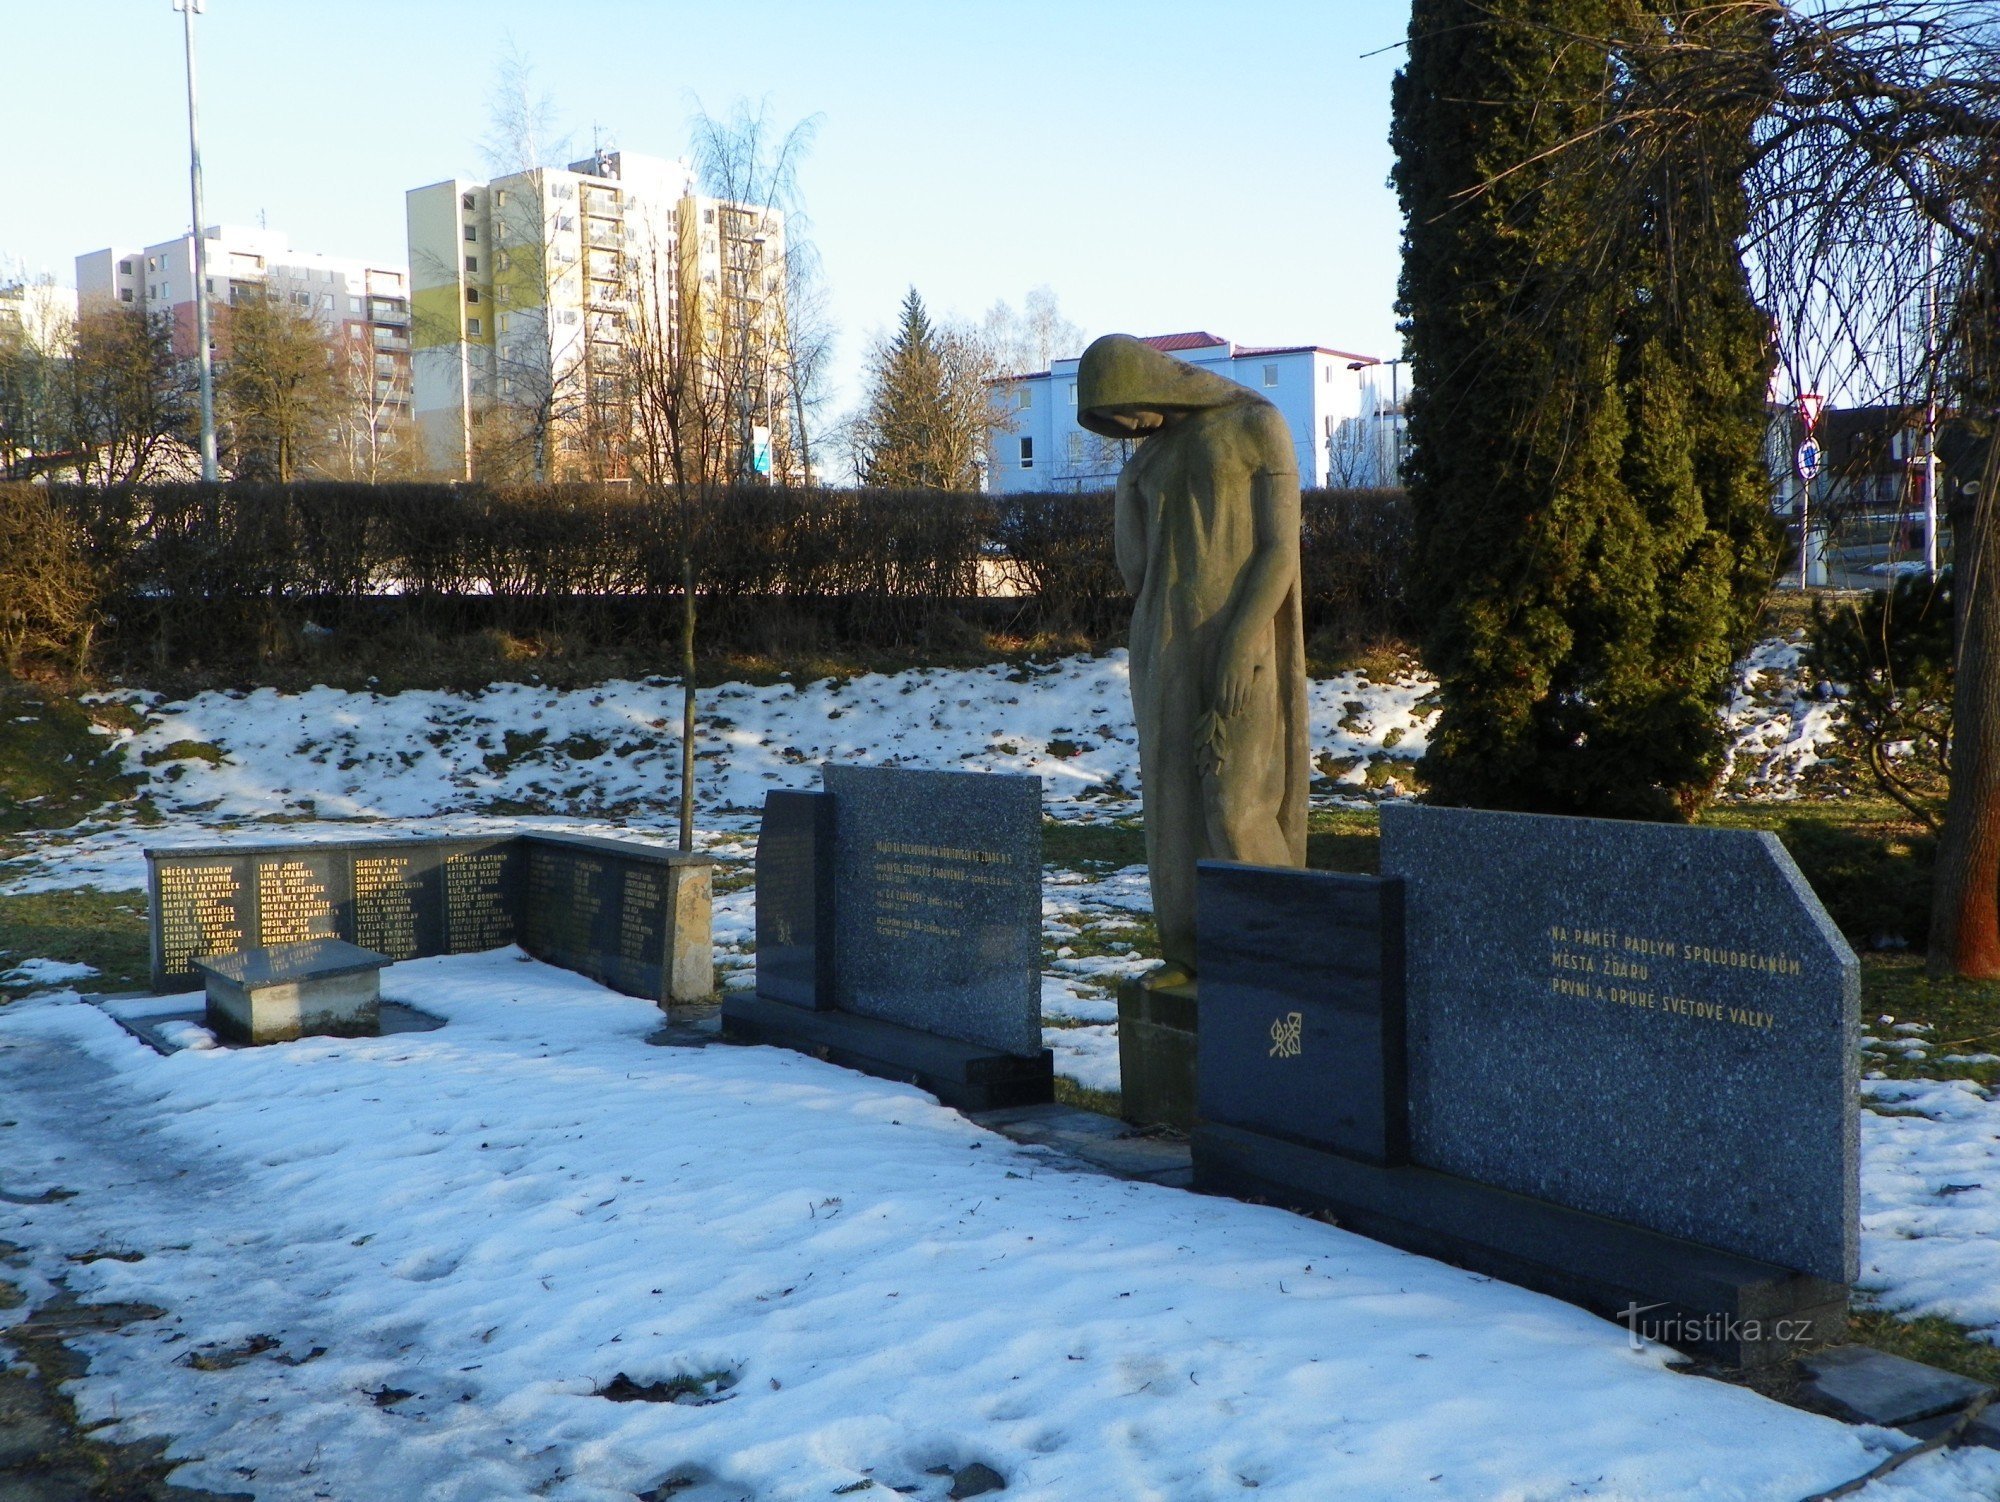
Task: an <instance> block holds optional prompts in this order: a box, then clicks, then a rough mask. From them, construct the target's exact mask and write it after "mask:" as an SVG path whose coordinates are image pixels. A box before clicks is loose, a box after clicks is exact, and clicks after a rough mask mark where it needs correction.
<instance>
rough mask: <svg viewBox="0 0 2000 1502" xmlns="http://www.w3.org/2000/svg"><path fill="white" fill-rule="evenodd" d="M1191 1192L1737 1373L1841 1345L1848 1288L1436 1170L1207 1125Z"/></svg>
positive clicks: (1197, 1144) (1199, 1137)
mask: <svg viewBox="0 0 2000 1502" xmlns="http://www.w3.org/2000/svg"><path fill="white" fill-rule="evenodd" d="M1194 1187H1195V1188H1196V1189H1197V1190H1198V1191H1202V1192H1204V1193H1209V1194H1227V1195H1233V1196H1236V1197H1237V1198H1241V1199H1260V1200H1268V1201H1270V1202H1272V1203H1274V1204H1280V1205H1284V1206H1286V1207H1287V1208H1289V1209H1295V1210H1304V1211H1307V1212H1326V1213H1330V1214H1331V1215H1332V1216H1333V1217H1334V1218H1335V1220H1336V1221H1337V1222H1338V1223H1339V1224H1340V1226H1341V1227H1342V1228H1343V1229H1345V1230H1350V1231H1355V1232H1358V1233H1359V1234H1361V1235H1363V1236H1368V1237H1371V1238H1373V1239H1374V1240H1376V1241H1385V1242H1387V1243H1388V1244H1389V1245H1391V1246H1397V1247H1402V1248H1403V1249H1404V1250H1405V1251H1411V1252H1417V1253H1419V1254H1421V1255H1423V1256H1426V1257H1435V1258H1437V1259H1438V1260H1439V1261H1441V1262H1449V1263H1452V1264H1453V1265H1454V1266H1457V1267H1463V1268H1467V1269H1470V1270H1471V1271H1473V1272H1479V1273H1485V1274H1487V1275H1489V1276H1491V1277H1496V1278H1504V1279H1505V1280H1506V1281H1507V1282H1509V1283H1514V1284H1518V1285H1519V1286H1520V1287H1522V1288H1529V1289H1533V1290H1534V1291H1535V1292H1537V1293H1546V1294H1551V1295H1553V1296H1554V1297H1556V1298H1559V1299H1563V1300H1566V1301H1567V1302H1569V1303H1572V1304H1579V1305H1581V1306H1583V1307H1584V1308H1586V1309H1589V1310H1591V1311H1593V1312H1594V1313H1597V1314H1601V1315H1603V1316H1605V1317H1606V1318H1607V1319H1613V1320H1616V1321H1618V1322H1619V1323H1620V1324H1623V1325H1626V1326H1627V1327H1628V1328H1631V1329H1632V1330H1633V1331H1634V1332H1635V1334H1636V1335H1638V1336H1639V1337H1641V1338H1643V1339H1646V1340H1649V1341H1654V1342H1657V1343H1659V1344H1662V1345H1668V1346H1672V1347H1674V1348H1675V1349H1677V1350H1682V1351H1689V1352H1694V1353H1698V1354H1700V1355H1703V1356H1707V1357H1709V1358H1711V1359H1713V1360H1715V1361H1719V1362H1722V1363H1723V1364H1725V1365H1728V1366H1738V1367H1757V1366H1768V1365H1770V1364H1772V1363H1774V1362H1779V1361H1784V1360H1787V1359H1789V1358H1790V1357H1792V1356H1795V1355H1797V1354H1798V1353H1799V1352H1800V1351H1802V1350H1805V1349H1807V1348H1809V1347H1812V1346H1817V1345H1822V1344H1824V1343H1826V1342H1827V1341H1831V1340H1838V1339H1840V1338H1841V1336H1842V1335H1843V1334H1844V1333H1845V1332H1846V1329H1847V1287H1846V1285H1845V1284H1841V1283H1833V1282H1828V1281H1827V1280H1826V1279H1823V1278H1815V1277H1810V1276H1808V1275H1807V1274H1804V1273H1797V1272H1793V1271H1791V1270H1790V1269H1788V1268H1782V1267H1778V1266H1775V1265H1773V1264H1771V1263H1769V1262H1760V1261H1758V1260H1756V1259H1754V1258H1750V1257H1741V1256H1737V1255H1735V1254H1734V1253H1730V1252H1723V1251H1717V1250H1715V1249H1714V1248H1712V1247H1705V1246H1702V1245H1700V1244H1698V1243H1696V1242H1692V1241H1683V1240H1681V1239H1680V1238H1679V1237H1675V1236H1667V1235H1663V1234H1661V1233H1660V1232H1658V1231H1648V1230H1645V1229H1643V1228H1642V1227H1639V1226H1634V1225H1627V1224H1624V1223H1622V1222H1619V1221H1615V1220H1609V1219H1606V1218H1605V1217H1603V1216H1600V1215H1591V1214H1588V1213H1586V1212H1585V1211H1581V1210H1571V1209H1567V1208H1565V1207H1563V1206H1561V1205H1552V1204H1549V1203H1548V1202H1546V1201H1544V1200H1536V1199H1530V1198H1529V1197H1528V1196H1526V1195H1522V1194H1514V1193H1511V1192H1509V1191H1508V1190H1505V1189H1496V1188H1494V1187H1492V1186H1491V1185H1488V1184H1480V1183H1477V1182H1475V1181H1473V1180H1471V1179H1461V1178H1456V1177H1454V1176H1452V1175H1450V1174H1443V1173H1438V1172H1435V1171H1433V1170H1431V1169H1426V1168H1414V1167H1400V1168H1385V1167H1380V1166H1378V1165H1376V1164H1372V1163H1363V1162H1361V1161H1359V1160H1357V1159H1354V1158H1348V1157H1343V1156H1341V1155H1340V1154H1338V1153H1330V1152H1323V1151H1320V1150H1318V1149H1315V1148H1309V1147H1301V1146H1299V1145H1298V1144H1297V1143H1293V1142H1286V1141H1283V1140H1281V1139H1279V1138H1276V1137H1267V1136H1265V1135H1263V1134H1262V1133H1258V1132H1250V1131H1245V1130H1243V1129H1241V1128H1238V1127H1229V1126H1221V1125H1216V1124H1213V1123H1208V1122H1204V1123H1202V1124H1201V1125H1200V1126H1197V1127H1196V1128H1195V1133H1194Z"/></svg>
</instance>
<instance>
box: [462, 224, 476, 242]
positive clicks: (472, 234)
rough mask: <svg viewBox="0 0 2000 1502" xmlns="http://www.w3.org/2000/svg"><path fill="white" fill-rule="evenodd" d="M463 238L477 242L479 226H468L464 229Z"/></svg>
mask: <svg viewBox="0 0 2000 1502" xmlns="http://www.w3.org/2000/svg"><path fill="white" fill-rule="evenodd" d="M465 238H466V239H468V240H477V239H478V238H479V226H478V225H476V224H468V225H467V226H466V227H465Z"/></svg>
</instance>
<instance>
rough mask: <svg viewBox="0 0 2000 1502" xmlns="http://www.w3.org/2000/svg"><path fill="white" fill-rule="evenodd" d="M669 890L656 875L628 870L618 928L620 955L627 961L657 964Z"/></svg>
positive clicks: (637, 868) (638, 870)
mask: <svg viewBox="0 0 2000 1502" xmlns="http://www.w3.org/2000/svg"><path fill="white" fill-rule="evenodd" d="M666 905H667V888H666V883H665V882H663V881H661V880H660V878H659V875H658V873H657V872H653V871H648V870H645V869H643V868H642V867H638V866H633V867H629V868H628V869H627V870H626V872H625V904H624V907H623V908H622V910H621V912H620V922H619V926H618V941H619V942H618V947H619V952H620V953H621V954H623V955H624V956H625V958H626V959H628V960H641V961H645V962H648V963H657V962H658V961H659V959H660V957H661V954H662V952H663V951H662V950H661V948H660V942H661V938H662V935H661V933H660V915H661V913H663V912H664V911H665V910H666Z"/></svg>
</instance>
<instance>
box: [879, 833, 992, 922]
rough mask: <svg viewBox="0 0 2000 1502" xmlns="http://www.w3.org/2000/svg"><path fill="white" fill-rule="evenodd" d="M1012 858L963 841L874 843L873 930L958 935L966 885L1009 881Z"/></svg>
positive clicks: (964, 902)
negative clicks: (942, 842) (1009, 867)
mask: <svg viewBox="0 0 2000 1502" xmlns="http://www.w3.org/2000/svg"><path fill="white" fill-rule="evenodd" d="M1013 864H1014V857H1013V856H1012V855H1011V854H1009V853H1008V852H1006V851H1002V850H980V849H976V848H974V847H972V846H967V845H920V844H915V843H912V842H910V841H906V840H877V841H876V842H875V865H874V875H875V903H876V906H875V932H876V934H877V935H878V936H880V937H882V938H885V939H898V938H909V937H912V936H915V935H919V934H922V935H928V936H929V937H932V938H938V939H962V938H964V937H965V925H964V920H963V918H962V917H961V915H962V914H963V913H964V911H965V908H966V898H967V897H968V896H970V895H971V892H970V890H969V889H971V888H976V887H1000V888H1005V887H1009V886H1012V885H1013V884H1014V882H1015V881H1016V880H1017V879H1018V878H1016V877H1014V876H1012V875H1010V874H1008V873H1006V872H1005V871H1003V870H999V869H996V868H1003V867H1008V866H1012V865H1013Z"/></svg>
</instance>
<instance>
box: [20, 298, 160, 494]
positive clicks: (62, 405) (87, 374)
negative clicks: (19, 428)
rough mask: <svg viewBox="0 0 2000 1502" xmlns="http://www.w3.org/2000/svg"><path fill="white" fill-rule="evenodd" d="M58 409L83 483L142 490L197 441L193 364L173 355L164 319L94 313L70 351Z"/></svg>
mask: <svg viewBox="0 0 2000 1502" xmlns="http://www.w3.org/2000/svg"><path fill="white" fill-rule="evenodd" d="M52 408H53V416H52V419H51V420H52V422H54V423H55V424H56V431H58V432H59V433H60V435H61V441H62V446H63V447H64V448H65V449H67V450H68V451H69V452H70V453H71V454H72V455H74V464H75V470H76V477H77V478H78V479H79V480H95V481H98V482H99V483H103V484H108V485H136V484H139V483H140V482H142V481H144V480H146V479H149V478H152V477H153V476H155V475H156V474H157V473H158V472H159V471H160V469H161V468H162V466H163V465H165V464H166V462H167V460H168V459H169V456H170V455H171V454H172V453H173V452H174V451H175V449H176V447H177V446H178V447H179V448H180V449H181V450H183V451H185V449H186V446H187V445H188V443H189V442H190V441H191V440H192V438H193V436H194V430H195V412H194V382H193V378H192V370H191V362H188V361H182V360H178V359H176V358H175V357H174V347H173V329H172V326H171V324H170V323H169V322H168V320H167V318H166V317H165V316H164V315H159V314H155V315H151V316H149V315H147V314H145V313H142V312H139V311H136V310H129V309H123V308H115V309H103V310H93V311H91V312H88V313H85V314H83V315H82V316H81V317H80V318H78V319H77V322H76V331H75V335H74V338H73V339H72V340H71V342H70V343H69V346H68V348H67V350H65V351H64V352H63V358H62V359H61V362H60V365H59V368H58V375H57V379H56V390H55V392H54V395H53V397H52Z"/></svg>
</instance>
